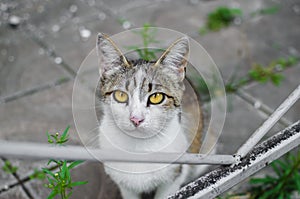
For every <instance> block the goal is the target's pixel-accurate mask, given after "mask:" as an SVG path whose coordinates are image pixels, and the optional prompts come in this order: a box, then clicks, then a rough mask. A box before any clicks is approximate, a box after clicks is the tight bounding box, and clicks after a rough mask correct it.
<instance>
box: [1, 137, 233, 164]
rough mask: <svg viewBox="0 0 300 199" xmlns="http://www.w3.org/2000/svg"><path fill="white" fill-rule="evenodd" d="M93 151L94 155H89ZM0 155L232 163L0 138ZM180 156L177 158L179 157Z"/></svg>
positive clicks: (226, 157) (205, 157) (226, 159)
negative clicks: (3, 139) (11, 140)
mask: <svg viewBox="0 0 300 199" xmlns="http://www.w3.org/2000/svg"><path fill="white" fill-rule="evenodd" d="M91 154H93V155H91ZM0 156H2V157H6V158H11V157H13V158H21V159H64V160H88V161H99V160H101V162H137V163H172V164H176V163H178V164H225V165H226V164H227V165H228V164H232V163H235V162H236V159H235V158H234V157H233V156H232V155H215V154H214V155H207V154H192V153H184V154H178V153H163V152H156V153H140V154H139V153H128V152H124V151H112V150H99V149H88V150H87V149H86V148H84V147H82V146H65V147H61V146H60V147H59V146H56V147H55V146H51V145H50V146H49V144H38V143H28V142H9V141H0ZM178 157H179V158H178Z"/></svg>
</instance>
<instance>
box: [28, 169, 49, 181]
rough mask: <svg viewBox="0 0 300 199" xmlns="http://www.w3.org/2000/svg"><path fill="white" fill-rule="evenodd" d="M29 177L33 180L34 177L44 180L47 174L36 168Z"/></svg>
mask: <svg viewBox="0 0 300 199" xmlns="http://www.w3.org/2000/svg"><path fill="white" fill-rule="evenodd" d="M29 178H30V179H31V180H33V179H38V180H44V179H46V174H45V173H44V172H43V171H41V170H39V169H37V168H35V169H34V171H33V173H32V174H31V175H30V176H29Z"/></svg>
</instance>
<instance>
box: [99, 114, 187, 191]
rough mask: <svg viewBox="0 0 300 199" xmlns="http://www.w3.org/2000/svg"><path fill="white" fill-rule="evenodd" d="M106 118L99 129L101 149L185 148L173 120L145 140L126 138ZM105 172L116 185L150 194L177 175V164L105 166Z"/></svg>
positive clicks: (176, 121) (124, 134) (164, 150)
mask: <svg viewBox="0 0 300 199" xmlns="http://www.w3.org/2000/svg"><path fill="white" fill-rule="evenodd" d="M108 120H109V118H105V117H104V118H103V122H102V125H101V127H100V136H99V138H100V146H101V148H105V149H116V148H117V149H120V148H121V149H123V150H125V151H128V152H143V151H144V152H146V151H147V152H158V151H160V152H178V153H183V152H185V151H186V150H187V148H188V141H187V138H186V136H185V134H184V132H183V130H182V128H181V126H180V123H179V122H178V119H177V118H176V117H174V118H173V119H172V121H171V122H170V125H169V126H168V127H166V129H164V132H162V135H157V136H154V137H152V138H148V139H137V138H133V137H131V136H128V135H127V134H126V133H124V132H122V131H121V130H120V129H119V128H118V127H116V126H112V125H109V124H110V123H111V122H109V121H108ZM104 165H105V170H106V172H107V173H108V174H109V175H110V176H111V178H112V179H113V180H114V181H115V182H116V183H117V184H119V185H120V186H123V187H126V188H127V189H131V190H134V191H135V192H144V191H150V190H152V189H154V188H155V187H157V186H158V185H160V184H162V183H167V182H170V181H172V180H173V179H174V178H175V177H176V175H178V172H177V171H176V170H177V169H178V165H166V164H141V163H105V164H104Z"/></svg>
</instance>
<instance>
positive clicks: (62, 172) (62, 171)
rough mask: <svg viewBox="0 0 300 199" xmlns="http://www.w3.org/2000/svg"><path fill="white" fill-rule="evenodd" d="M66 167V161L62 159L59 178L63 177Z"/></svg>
mask: <svg viewBox="0 0 300 199" xmlns="http://www.w3.org/2000/svg"><path fill="white" fill-rule="evenodd" d="M67 169H68V167H67V161H64V162H63V164H62V167H61V172H60V177H61V179H64V178H65V176H66V170H67Z"/></svg>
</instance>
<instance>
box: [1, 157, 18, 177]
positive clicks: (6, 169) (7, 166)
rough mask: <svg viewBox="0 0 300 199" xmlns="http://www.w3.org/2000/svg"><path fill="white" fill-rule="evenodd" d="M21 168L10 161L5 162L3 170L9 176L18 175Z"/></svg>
mask: <svg viewBox="0 0 300 199" xmlns="http://www.w3.org/2000/svg"><path fill="white" fill-rule="evenodd" d="M18 169H19V168H18V167H16V166H13V165H12V164H11V162H10V161H9V160H5V162H4V165H3V167H2V170H3V171H4V172H6V173H8V174H12V173H16V172H17V170H18Z"/></svg>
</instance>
